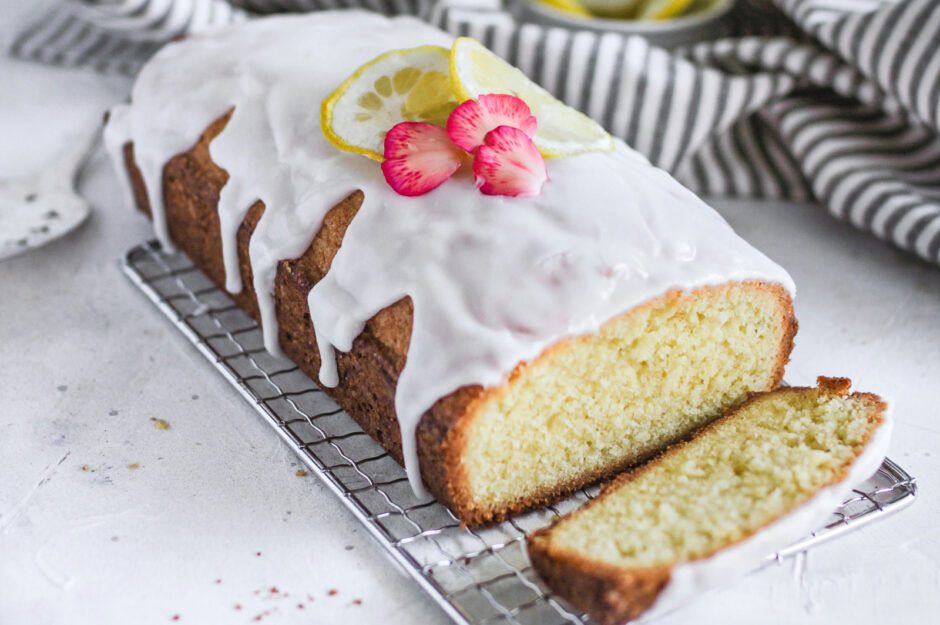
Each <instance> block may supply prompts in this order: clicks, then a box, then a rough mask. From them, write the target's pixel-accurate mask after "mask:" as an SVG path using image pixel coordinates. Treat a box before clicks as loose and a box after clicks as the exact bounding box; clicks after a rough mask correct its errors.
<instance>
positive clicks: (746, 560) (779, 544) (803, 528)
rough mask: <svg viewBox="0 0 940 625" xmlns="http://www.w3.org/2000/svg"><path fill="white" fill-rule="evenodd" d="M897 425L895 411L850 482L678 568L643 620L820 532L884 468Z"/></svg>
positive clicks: (860, 458)
mask: <svg viewBox="0 0 940 625" xmlns="http://www.w3.org/2000/svg"><path fill="white" fill-rule="evenodd" d="M892 427H893V421H892V418H891V414H890V409H889V410H886V411H885V418H884V421H883V423H882V424H881V425H880V426H879V427H878V429H877V430H875V432H874V434H873V435H872V438H871V440H870V441H869V442H868V445H866V446H865V449H864V450H863V451H862V453H861V454H860V455H859V456H858V457H857V458H856V459H855V461H854V462H853V463H852V466H851V468H850V469H849V471H848V473H847V474H846V477H845V479H844V480H842V481H841V482H839V483H838V484H834V485H832V486H829V487H827V488H824V489H822V490H821V491H819V492H818V493H817V494H815V495H814V496H813V497H812V498H811V499H810V500H809V501H807V502H806V503H804V504H802V505H801V506H799V507H798V508H796V509H795V510H793V511H792V512H790V513H789V514H787V515H785V516H783V517H781V518H779V519H777V520H776V521H774V522H773V523H771V524H770V525H768V526H767V527H765V528H763V529H762V530H760V531H759V532H757V533H756V534H754V535H753V536H751V537H749V538H747V539H745V540H743V541H741V542H739V543H736V544H734V545H732V546H731V547H728V548H727V549H723V550H722V551H719V552H718V553H717V554H715V555H714V556H712V557H710V558H704V559H702V560H695V561H692V562H688V563H685V564H680V565H678V566H676V567H674V568H673V569H672V571H670V574H669V582H668V583H667V584H666V587H665V588H663V590H662V592H660V594H659V596H658V597H657V598H656V601H655V603H653V605H652V607H650V609H649V610H647V611H646V612H645V613H644V614H643V616H642V617H641V618H640V619H639V621H637V622H639V623H647V622H650V621H652V620H654V619H656V618H658V617H660V616H662V615H663V614H666V613H667V612H671V611H672V610H675V609H676V608H678V607H681V606H682V605H684V604H686V603H688V602H689V601H690V600H691V599H693V598H694V597H696V596H698V595H700V594H701V593H703V592H706V591H708V590H713V589H715V588H719V587H721V586H726V585H727V584H729V583H730V582H732V581H734V580H735V579H736V578H739V577H741V576H742V575H745V574H746V573H749V572H751V571H753V570H754V569H756V568H758V567H759V566H760V565H761V564H763V563H764V562H765V561H766V560H767V558H768V556H770V555H772V554H775V553H777V552H779V551H780V550H782V549H785V548H786V547H789V546H790V545H792V544H793V543H795V542H796V541H797V540H800V539H801V538H803V537H805V536H808V535H809V534H810V533H811V532H813V531H815V530H817V529H819V527H820V526H821V525H822V524H823V523H825V521H826V520H827V519H828V518H829V516H830V515H831V514H832V512H833V511H834V510H835V509H836V508H838V507H839V505H840V504H841V503H842V502H843V501H845V500H846V498H847V497H848V496H849V493H851V492H852V489H853V488H855V487H857V486H858V485H860V484H861V483H862V482H864V481H865V480H866V479H868V478H869V477H871V476H872V475H874V473H875V471H877V470H878V467H879V466H881V463H882V461H883V460H884V458H885V456H886V455H887V453H888V444H889V443H890V441H891V430H892Z"/></svg>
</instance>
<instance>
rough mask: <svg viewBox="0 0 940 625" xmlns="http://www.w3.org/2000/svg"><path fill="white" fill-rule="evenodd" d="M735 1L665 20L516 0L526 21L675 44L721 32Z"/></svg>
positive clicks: (721, 1)
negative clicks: (583, 12)
mask: <svg viewBox="0 0 940 625" xmlns="http://www.w3.org/2000/svg"><path fill="white" fill-rule="evenodd" d="M734 3H735V0H713V1H712V2H711V4H710V5H709V6H707V7H704V8H702V9H701V10H699V11H696V12H695V13H692V14H689V15H685V16H680V17H677V18H675V19H671V20H663V21H653V20H618V19H607V18H600V17H578V16H575V15H570V14H568V13H564V12H562V11H558V10H556V9H553V8H552V7H550V6H546V5H544V4H540V3H538V2H535V1H534V0H516V3H515V4H516V11H517V15H518V16H519V18H520V20H521V21H524V22H534V23H536V24H542V25H544V26H560V27H562V28H569V29H572V30H592V31H595V32H601V33H604V32H615V33H620V34H624V35H640V36H642V37H645V38H646V39H648V40H649V41H650V43H652V44H653V45H657V46H660V47H664V48H675V47H678V46H683V45H687V44H691V43H696V42H699V41H704V40H707V39H716V38H718V37H720V36H722V34H723V33H724V30H725V25H726V21H725V19H724V18H725V17H727V15H728V12H729V11H730V10H731V8H732V7H733V6H734Z"/></svg>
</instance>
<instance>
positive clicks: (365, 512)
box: [123, 242, 917, 625]
mask: <svg viewBox="0 0 940 625" xmlns="http://www.w3.org/2000/svg"><path fill="white" fill-rule="evenodd" d="M123 269H124V272H125V273H126V274H127V275H128V277H129V278H130V279H131V281H132V282H133V283H134V284H135V285H136V286H137V287H138V288H140V290H142V291H143V292H144V293H145V294H146V295H147V296H148V297H149V298H150V300H151V301H153V303H154V304H156V306H157V307H158V308H159V309H160V310H161V311H162V312H163V314H164V315H166V316H167V317H168V318H169V319H170V320H171V321H172V322H173V324H174V325H175V326H176V327H177V328H178V329H179V330H180V331H181V332H182V333H183V335H184V336H186V338H188V339H189V340H190V342H192V343H193V345H195V347H196V348H197V349H198V350H199V351H200V352H201V353H202V354H203V355H204V356H205V357H206V358H207V359H208V360H209V362H211V363H212V364H213V365H214V366H215V368H216V369H218V370H219V372H221V373H222V375H223V376H225V378H226V379H227V380H228V381H229V382H231V383H232V385H233V386H234V387H235V388H236V389H237V390H238V391H239V392H240V393H241V394H242V395H243V396H244V397H245V399H246V400H248V402H249V403H250V404H251V405H252V406H254V408H255V410H257V412H258V413H259V414H260V415H261V416H262V417H263V418H264V419H265V420H266V421H267V422H268V423H269V424H270V425H271V426H272V427H273V428H274V430H275V431H276V432H277V433H278V434H279V435H280V436H281V438H282V439H284V441H285V442H286V443H287V444H288V445H289V446H290V447H291V449H293V450H294V452H295V453H296V454H297V455H298V456H299V457H300V459H301V460H302V461H303V462H304V464H305V465H306V466H307V467H309V468H310V469H311V471H312V472H313V473H314V474H315V475H316V476H317V477H318V478H320V479H321V480H322V481H323V482H324V483H325V484H326V485H327V486H328V487H329V488H330V490H332V491H333V493H335V494H336V496H337V497H338V498H339V500H340V501H342V502H343V504H344V505H345V506H346V507H347V508H348V509H349V510H350V511H351V512H352V513H353V515H354V516H355V517H356V518H357V519H358V520H359V521H360V522H361V523H362V524H363V526H365V527H366V529H368V530H369V532H370V533H371V534H372V535H373V536H374V537H375V538H376V539H377V540H378V541H379V542H380V543H381V544H382V546H383V547H384V548H385V549H386V550H387V552H388V553H389V554H390V556H391V558H392V560H393V561H394V562H396V563H398V564H399V565H400V566H401V567H402V569H403V570H404V571H405V572H407V573H408V575H410V576H411V577H412V578H413V579H414V580H415V581H416V582H417V583H418V584H419V585H420V586H421V587H422V588H423V589H424V590H425V591H426V592H427V593H428V594H430V595H431V597H433V598H434V600H435V601H437V603H438V604H439V605H440V606H441V607H442V608H443V609H444V611H445V612H446V613H447V614H448V615H449V616H450V617H451V618H452V619H453V620H454V621H456V622H457V623H461V624H466V625H469V624H479V625H489V624H491V623H492V624H496V623H514V624H518V625H525V624H529V623H531V624H538V625H554V624H558V623H587V622H589V619H588V618H587V616H585V615H584V614H582V613H580V612H579V611H577V610H575V609H573V608H572V607H571V606H569V605H568V604H566V603H565V602H564V600H562V599H560V598H558V597H556V596H553V595H552V593H551V591H549V590H548V588H546V587H545V586H544V585H542V583H541V582H540V581H539V580H538V579H537V578H536V576H535V574H534V572H533V571H532V568H531V566H530V565H529V562H528V559H527V557H526V555H525V538H526V535H527V534H528V533H529V532H532V531H534V530H536V529H538V528H540V527H543V526H545V525H546V524H548V523H549V522H551V520H552V519H554V518H555V517H557V516H559V515H561V514H564V513H565V512H568V511H569V510H572V509H574V508H576V507H577V506H579V505H581V504H582V503H584V502H585V501H586V500H587V499H590V498H592V497H594V496H595V495H596V494H597V490H598V489H597V487H591V488H587V489H585V490H583V491H580V492H578V493H577V494H576V495H574V496H572V497H570V498H569V499H567V500H565V501H562V502H560V503H558V504H556V505H554V506H549V507H548V508H544V509H541V510H536V511H533V512H529V513H527V514H521V515H517V516H515V517H513V518H512V519H510V520H509V521H506V522H504V523H501V524H499V525H496V526H493V527H487V528H485V529H469V528H463V527H461V526H460V523H459V521H458V520H457V518H456V517H455V516H454V515H453V514H452V513H451V512H450V510H448V509H447V508H446V507H444V506H443V505H441V504H439V503H437V502H436V501H434V500H433V499H421V498H417V497H415V495H414V494H413V493H412V492H411V488H410V487H409V485H408V480H407V478H406V477H405V472H404V470H403V469H402V468H401V467H400V466H399V465H398V464H397V463H396V462H395V461H394V460H392V458H391V457H390V456H389V455H388V454H387V453H385V451H384V450H383V449H382V447H381V446H379V445H378V444H377V443H375V442H374V441H373V440H372V439H371V438H370V437H369V436H368V435H367V434H365V433H364V432H363V431H362V430H361V429H360V428H359V426H358V425H357V424H356V423H355V421H353V420H352V418H350V417H349V416H348V415H347V414H346V413H345V412H344V411H343V410H342V409H341V408H339V406H337V405H336V404H335V403H334V402H333V401H332V400H331V399H330V398H329V397H327V396H326V395H325V394H324V393H323V392H322V391H320V389H319V388H318V387H317V386H316V385H315V384H314V383H313V382H312V381H311V380H310V378H308V377H307V376H306V375H304V374H303V373H302V372H301V371H300V370H299V369H298V368H297V367H296V366H294V365H293V363H291V362H289V361H287V360H283V359H278V358H275V357H273V356H271V355H270V354H268V352H267V351H265V349H264V347H263V345H262V338H261V331H260V329H259V328H258V326H257V324H255V322H254V320H252V319H251V318H250V317H249V316H248V315H247V314H245V313H244V312H242V311H241V309H239V308H238V307H237V306H236V305H235V304H234V303H233V302H232V301H231V300H230V299H229V298H228V296H227V295H226V294H225V293H224V292H222V291H221V290H219V289H218V288H216V287H215V286H214V285H213V284H212V282H210V281H209V279H208V278H207V277H206V276H205V275H204V274H203V273H202V272H201V271H200V270H199V269H198V268H197V267H195V266H194V265H193V264H192V262H190V261H189V259H188V258H186V256H184V255H183V254H181V253H174V254H169V253H165V252H163V251H162V250H161V248H160V246H159V244H157V243H156V242H150V243H145V244H142V245H139V246H137V247H135V248H133V249H131V250H130V251H128V252H127V254H126V256H125V258H124V261H123ZM916 492H917V488H916V485H915V483H914V479H913V478H912V477H911V476H909V475H908V474H907V473H906V472H905V471H904V470H903V469H902V468H901V467H899V466H898V465H896V464H894V463H893V462H891V461H890V460H887V459H886V460H885V461H884V464H883V465H882V466H881V468H880V469H879V470H878V473H877V474H876V475H874V476H873V477H872V478H870V479H869V480H868V481H867V482H865V483H864V484H862V485H860V486H859V487H858V489H857V490H855V491H854V494H853V496H852V497H851V498H850V499H849V500H848V501H846V502H845V503H843V504H842V506H841V507H840V508H839V510H837V511H835V512H834V513H833V516H832V519H831V520H830V522H829V523H828V524H826V525H825V526H824V527H822V528H820V529H819V530H818V531H816V532H814V533H813V534H812V535H810V536H808V537H806V538H805V539H803V540H801V541H799V542H798V543H796V544H794V545H792V546H790V547H788V548H787V549H784V550H783V551H781V552H779V553H777V554H772V555H770V556H769V557H768V561H771V560H773V559H775V558H776V559H778V560H780V559H783V558H785V557H787V556H790V555H794V554H796V553H798V552H800V551H803V550H805V549H807V548H808V547H811V546H813V545H815V544H817V543H820V542H823V541H826V540H830V539H832V538H835V537H836V536H838V535H840V534H843V533H845V532H847V531H850V530H852V529H855V528H858V527H861V526H862V525H864V524H866V523H869V522H871V521H874V520H876V519H880V518H883V517H884V516H886V515H888V514H890V513H892V512H896V511H898V510H901V509H902V508H904V507H906V506H907V505H909V504H910V503H912V502H913V501H914V497H915V496H916Z"/></svg>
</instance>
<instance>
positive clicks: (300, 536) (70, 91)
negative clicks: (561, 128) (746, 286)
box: [0, 0, 940, 625]
mask: <svg viewBox="0 0 940 625" xmlns="http://www.w3.org/2000/svg"><path fill="white" fill-rule="evenodd" d="M2 4H6V5H7V6H9V4H10V3H9V2H6V0H4V2H3V3H2ZM0 34H2V33H0ZM0 86H2V88H0V137H3V139H2V141H0V177H5V176H11V175H16V174H23V173H27V172H29V171H31V170H33V169H35V168H37V167H40V166H41V165H42V163H43V162H45V161H47V160H48V159H49V158H50V157H51V156H52V155H53V154H54V153H55V152H56V150H57V149H58V148H59V147H60V146H61V145H63V144H64V142H65V141H66V140H67V138H68V137H69V136H70V134H72V133H75V132H76V131H77V129H79V128H82V127H86V126H87V125H89V124H94V123H97V121H98V120H99V119H100V116H101V114H102V112H103V111H104V110H105V109H106V108H107V107H108V106H109V105H110V104H112V103H114V102H117V101H119V100H121V99H122V98H123V97H124V94H125V93H126V89H127V86H126V84H125V83H124V81H122V80H120V79H105V78H102V77H100V76H97V75H94V74H91V73H87V72H82V71H67V70H56V69H51V68H47V67H40V66H33V65H27V64H23V63H17V62H13V61H10V60H8V59H2V58H0ZM80 189H81V191H82V193H83V194H84V195H85V196H86V197H87V198H89V200H90V201H91V203H92V205H93V207H94V209H93V214H92V217H91V219H90V220H89V221H88V222H87V223H86V224H85V225H84V226H82V227H81V228H80V229H79V230H78V231H76V232H74V233H72V234H70V235H68V236H66V237H65V238H64V239H62V240H60V241H57V242H55V243H52V244H50V245H48V246H47V247H44V248H41V249H38V250H34V251H31V252H29V253H26V254H24V255H21V256H19V257H16V258H13V259H11V260H8V261H5V262H2V263H0V350H2V351H0V354H2V358H0V624H3V625H21V624H22V625H33V624H47V623H50V624H52V623H55V624H59V623H62V624H64V623H68V624H70V625H82V624H86V623H87V624H94V625H110V624H125V623H136V624H141V625H145V624H149V623H169V622H176V621H178V622H181V623H200V624H209V623H212V624H227V623H250V622H257V621H258V620H260V621H261V622H265V623H272V624H294V623H305V624H306V623H339V622H356V623H360V622H361V623H446V622H448V621H447V617H446V616H445V614H444V613H443V612H442V611H441V610H440V609H439V608H438V607H437V606H436V605H435V604H434V603H433V602H432V601H431V600H430V599H429V598H428V597H427V596H425V595H424V594H423V593H422V592H421V590H420V589H419V588H418V586H417V585H416V584H414V583H413V582H412V581H411V580H410V579H409V578H407V577H406V576H405V575H404V574H403V573H401V572H400V571H399V570H398V569H397V568H396V567H395V566H394V565H393V564H392V563H391V561H390V560H388V559H387V558H386V557H385V555H384V553H383V551H382V549H381V548H380V547H379V546H378V545H377V544H376V543H375V542H374V540H373V539H372V538H371V537H369V536H368V535H367V533H366V532H365V531H364V530H363V529H360V528H359V527H358V525H357V522H356V521H355V519H353V517H352V516H351V515H350V514H349V513H348V512H346V511H345V509H343V508H342V506H341V505H340V504H339V503H338V502H337V501H336V500H335V499H334V498H333V495H331V494H330V493H329V492H327V490H326V489H325V488H324V487H322V486H321V485H320V484H319V483H318V482H317V481H316V480H315V478H313V477H312V476H307V477H297V476H296V475H295V471H296V469H297V468H298V466H299V464H298V461H297V460H296V459H295V457H294V456H293V455H292V454H291V452H290V451H289V450H288V449H287V447H286V446H285V445H284V444H282V443H281V442H280V440H279V439H278V438H277V437H276V436H275V435H274V433H273V432H271V431H270V429H269V427H268V426H267V425H266V424H264V423H263V422H262V421H261V419H259V418H258V417H257V416H256V415H255V413H254V412H253V410H252V409H251V408H250V407H249V406H247V405H246V404H245V403H244V400H242V399H241V398H240V397H239V396H238V395H237V394H236V392H235V391H234V390H233V389H232V388H231V387H230V386H229V385H228V383H227V382H225V381H224V380H223V379H222V378H221V376H219V375H218V374H217V373H216V372H215V371H214V370H213V369H212V368H211V367H210V365H209V364H208V363H206V362H205V361H204V359H203V357H202V356H201V355H199V354H198V353H197V352H196V350H195V349H194V348H193V347H191V346H190V345H189V343H188V342H187V341H186V340H184V339H183V338H182V337H181V336H179V335H178V333H177V331H176V330H175V329H173V328H172V327H171V325H170V324H169V323H168V322H167V321H166V320H165V319H164V318H163V317H162V316H161V315H159V314H158V313H157V311H156V310H155V309H154V308H153V307H152V306H151V305H150V303H149V302H148V301H147V300H146V299H145V298H144V297H143V296H142V295H141V294H140V293H139V292H138V291H137V290H136V289H135V288H134V287H132V286H131V285H130V284H129V282H128V281H127V279H126V278H125V277H124V276H123V275H122V273H121V272H120V270H119V268H118V259H119V257H121V256H122V254H123V253H124V251H125V250H127V249H128V248H129V247H131V246H132V245H134V244H136V243H138V242H140V241H142V240H144V239H146V238H149V237H151V230H150V226H149V225H148V223H147V222H146V220H145V219H144V218H143V217H142V216H140V215H139V214H137V213H136V212H135V211H134V210H131V208H130V207H128V206H126V205H124V203H123V202H122V198H121V196H120V193H119V192H118V187H117V185H116V180H115V177H114V174H113V173H112V170H111V166H110V163H108V162H107V159H106V158H105V157H104V154H103V153H102V152H101V151H100V150H99V152H98V153H96V154H95V155H94V157H93V158H92V159H91V161H90V163H89V164H88V166H87V167H86V170H85V172H84V175H83V176H82V179H81V184H80ZM715 204H716V205H717V206H718V208H719V210H720V212H721V213H722V214H723V215H725V217H726V218H727V219H728V220H729V221H730V222H731V223H732V225H734V226H735V227H736V228H737V229H738V231H739V232H740V233H741V234H742V235H743V236H745V237H746V238H748V239H749V240H751V241H752V242H753V243H755V244H756V245H757V246H758V247H760V248H761V249H763V250H764V251H765V252H767V253H768V254H769V255H770V256H771V257H772V258H774V259H775V260H777V261H778V262H780V263H781V264H783V265H784V266H785V267H786V268H787V269H788V270H789V271H790V272H791V274H792V275H793V277H794V279H795V280H796V283H797V286H798V289H799V294H798V298H797V314H798V317H799V320H800V332H799V334H798V336H797V344H796V349H795V351H794V353H793V358H792V361H791V363H790V365H789V367H788V368H787V379H788V381H789V382H790V383H793V384H804V383H805V384H810V383H812V382H813V381H814V379H815V377H816V376H817V375H818V374H827V375H843V376H849V377H851V378H852V379H853V380H854V382H855V384H856V386H857V387H858V388H860V389H862V390H866V391H874V392H877V393H880V394H882V395H883V396H885V397H886V398H888V399H889V400H890V401H891V403H892V404H893V407H894V414H895V416H896V420H897V425H896V428H895V434H894V439H893V442H892V444H891V451H890V456H891V457H892V458H893V459H894V460H896V461H897V462H898V463H900V464H901V465H902V466H903V467H904V468H905V469H907V470H908V471H909V472H910V473H911V474H913V475H914V476H916V477H917V479H918V482H919V485H920V497H919V500H918V501H917V502H916V503H915V504H914V506H913V507H911V508H909V509H907V510H905V511H903V512H901V513H900V514H898V515H896V516H894V517H891V518H888V519H886V520H884V521H882V522H879V523H877V524H875V525H872V526H869V527H867V528H864V529H862V530H860V531H858V532H855V533H853V534H850V535H848V536H846V537H844V538H841V539H839V540H837V541H835V542H833V543H830V544H826V545H823V546H820V547H818V548H815V549H813V550H812V551H811V552H810V553H809V555H808V557H807V558H806V560H805V563H804V564H803V565H801V566H796V565H795V561H794V560H789V561H787V562H785V563H783V564H780V565H775V566H770V567H768V568H765V569H763V570H762V571H759V572H757V573H755V574H752V575H750V576H748V577H747V578H745V579H743V580H741V581H740V582H738V583H736V584H735V585H733V586H732V587H730V588H728V589H725V590H722V591H720V592H715V593H712V594H710V595H708V596H705V597H703V598H702V599H701V600H699V601H697V602H696V603H695V604H693V605H691V606H689V607H688V608H685V609H683V610H681V611H679V612H677V613H675V614H673V615H672V616H670V617H667V618H666V619H663V620H661V621H660V622H662V623H664V624H665V623H670V624H678V623H686V622H688V623H693V622H694V623H699V624H708V623H758V622H759V623H825V624H827V625H829V624H832V623H853V624H867V623H872V624H873V623H911V622H940V529H938V528H940V504H938V500H937V497H936V495H935V485H936V484H938V483H940V407H938V403H940V397H938V392H940V269H938V268H936V267H933V266H929V265H925V264H922V263H920V262H919V261H917V260H915V259H914V258H913V257H911V256H908V255H906V254H903V253H901V252H898V251H895V250H894V249H892V248H890V247H889V246H887V244H884V243H881V242H879V241H877V240H875V239H873V238H871V237H869V236H868V235H865V234H862V233H859V232H857V231H855V230H853V229H852V228H851V227H849V226H847V225H844V224H841V223H838V222H836V221H835V220H833V219H832V218H830V217H829V216H828V215H827V214H826V213H825V211H824V210H823V209H821V208H818V207H813V206H801V205H793V204H783V203H767V202H740V201H739V202H726V201H721V202H715ZM152 417H153V418H159V419H165V420H166V421H168V422H169V423H170V428H169V429H166V430H161V429H158V428H156V427H154V423H153V422H152V421H151V418H152ZM132 467H136V468H132ZM331 590H335V591H336V592H335V594H331Z"/></svg>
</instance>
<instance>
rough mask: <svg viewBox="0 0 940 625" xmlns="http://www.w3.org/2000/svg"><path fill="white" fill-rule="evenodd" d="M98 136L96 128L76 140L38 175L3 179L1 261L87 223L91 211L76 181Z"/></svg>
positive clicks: (0, 195)
mask: <svg viewBox="0 0 940 625" xmlns="http://www.w3.org/2000/svg"><path fill="white" fill-rule="evenodd" d="M97 136H98V129H97V128H96V129H95V130H94V132H89V133H87V134H86V135H85V136H82V137H79V138H77V139H75V140H74V141H72V142H71V144H70V145H69V148H68V149H67V150H66V151H65V152H64V153H63V154H62V155H60V156H59V157H58V158H57V159H56V161H55V162H54V163H52V164H51V165H50V166H48V167H45V168H43V169H42V170H41V171H39V172H37V173H35V174H32V175H29V176H22V177H19V178H10V179H0V260H4V259H6V258H9V257H11V256H16V255H17V254H21V253H23V252H26V251H29V250H31V249H35V248H37V247H41V246H43V245H45V244H46V243H49V242H50V241H53V240H55V239H57V238H59V237H61V236H63V235H65V234H68V233H69V232H71V231H72V230H74V229H75V228H77V227H78V226H80V225H81V224H82V223H83V222H84V221H85V219H86V218H87V217H88V215H89V213H90V212H91V209H90V207H89V206H88V202H86V201H85V200H84V198H82V197H81V196H80V195H78V193H76V192H75V186H74V181H75V176H76V174H77V173H78V171H79V169H80V168H81V166H82V163H83V162H84V161H85V157H86V156H87V155H88V152H89V150H90V148H91V144H92V142H93V140H94V139H95V138H96V137H97Z"/></svg>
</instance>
